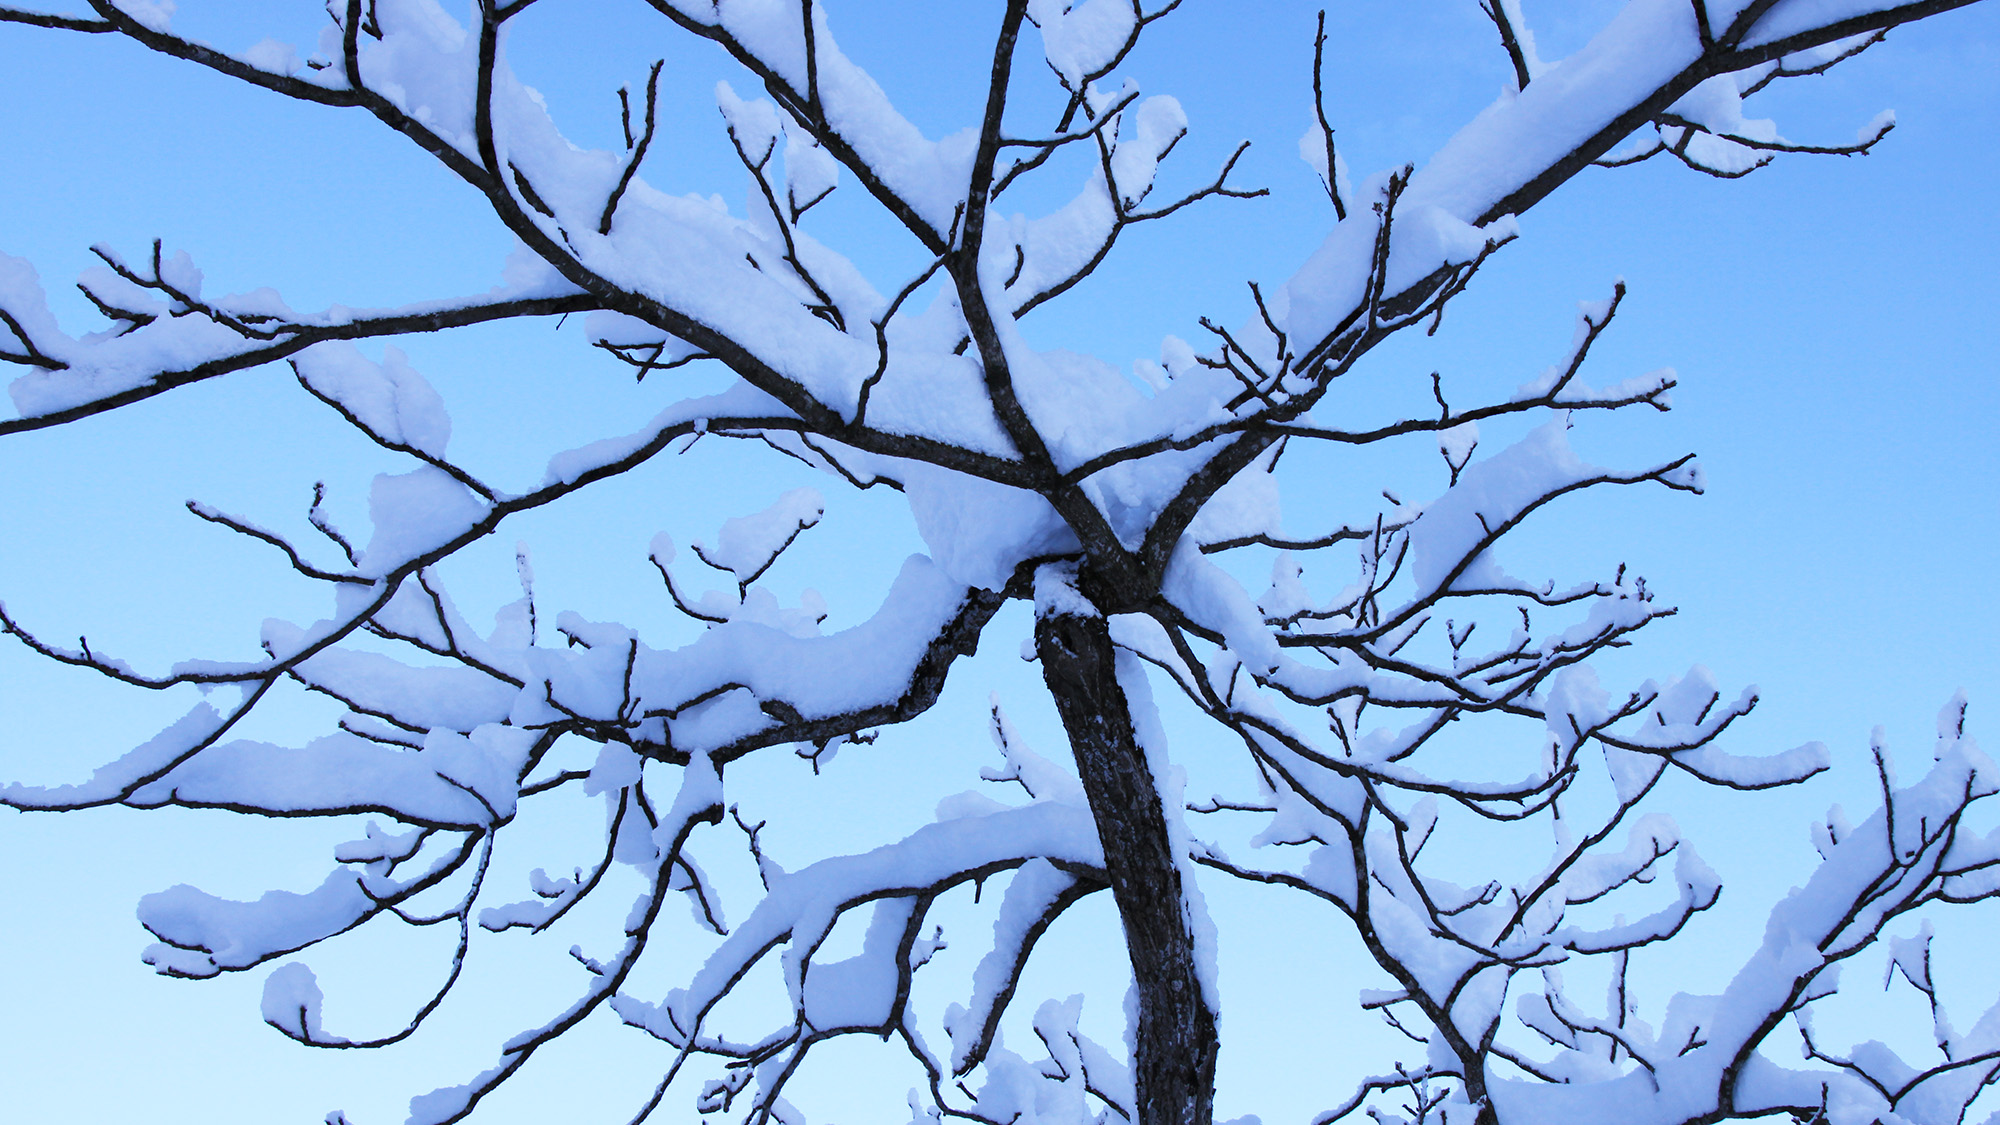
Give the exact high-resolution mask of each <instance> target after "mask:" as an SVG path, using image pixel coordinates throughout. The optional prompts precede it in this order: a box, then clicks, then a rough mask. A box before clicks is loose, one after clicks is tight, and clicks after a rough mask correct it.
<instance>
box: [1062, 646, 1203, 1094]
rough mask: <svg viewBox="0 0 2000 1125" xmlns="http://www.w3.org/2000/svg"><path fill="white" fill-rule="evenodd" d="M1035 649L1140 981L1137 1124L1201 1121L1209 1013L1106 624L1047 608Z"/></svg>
mask: <svg viewBox="0 0 2000 1125" xmlns="http://www.w3.org/2000/svg"><path fill="white" fill-rule="evenodd" d="M1035 648H1036V651H1037V652H1038V653H1039V654H1040V657H1041V664H1042V676H1043V678H1044V679H1045V680H1046V681H1047V683H1048V685H1049V692H1050V694H1051V695H1053V696H1054V697H1055V703H1056V710H1057V711H1058V712H1059V713H1060V714H1061V715H1062V721H1063V726H1064V728H1065V729H1066V730H1067V731H1068V733H1069V741H1070V748H1071V750H1072V751H1073V752H1074V753H1075V755H1076V766H1077V773H1078V775H1079V776H1080V777H1081V779H1082V781H1083V789H1084V793H1085V794H1086V795H1087V796H1088V797H1089V798H1090V811H1091V814H1092V816H1093V817H1095V819H1096V821H1097V835H1098V838H1099V839H1100V840H1101V841H1102V842H1103V844H1104V867H1105V870H1106V871H1107V872H1108V873H1109V875H1110V878H1111V893H1112V896H1113V897H1114V898H1115V899H1116V900H1117V903H1118V916H1119V918H1120V919H1121V920H1123V922H1124V924H1125V944H1126V949H1127V951H1128V953H1129V955H1130V957H1131V959H1132V976H1133V978H1134V980H1135V981H1136V983H1137V985H1138V992H1139V1020H1138V1022H1139V1026H1138V1029H1137V1036H1136V1039H1137V1044H1136V1045H1137V1050H1136V1052H1135V1054H1136V1057H1135V1058H1134V1059H1133V1060H1132V1070H1133V1075H1132V1076H1133V1084H1134V1086H1135V1088H1136V1091H1137V1102H1138V1104H1137V1106H1136V1107H1134V1118H1135V1121H1136V1125H1211V1122H1212V1121H1213V1119H1214V1109H1215V1106H1214V1102H1215V1052H1216V1038H1215V1013H1214V1012H1212V1011H1210V1010H1209V1006H1208V1002H1207V1000H1206V999H1205V998H1204V997H1203V995H1202V991H1201V981H1200V979H1199V978H1198V977H1197V975H1196V972H1195V947H1194V934H1193V932H1192V930H1191V929H1190V928H1189V924H1188V911H1187V907H1186V900H1185V898H1184V897H1183V893H1182V888H1181V870H1180V866H1179V864H1178V863H1177V862H1176V860H1177V858H1178V857H1176V856H1175V855H1174V849H1173V844H1172V842H1171V838H1170V837H1169V836H1168V834H1167V821H1166V812H1165V809H1164V808H1163V807H1162V806H1161V801H1160V789H1159V785H1158V784H1157V780H1156V779H1155V778H1154V777H1153V771H1152V768H1151V767H1150V766H1149V765H1148V764H1147V762H1146V753H1145V750H1144V749H1143V748H1142V747H1141V746H1140V745H1139V742H1138V738H1137V736H1136V734H1135V733H1134V731H1133V727H1132V712H1131V707H1130V703H1129V701H1128V700H1127V699H1126V697H1125V692H1124V689H1123V688H1121V687H1120V686H1119V684H1118V675H1117V653H1116V651H1115V650H1114V649H1113V648H1112V644H1111V631H1110V628H1109V627H1108V625H1107V624H1106V622H1105V619H1104V618H1103V617H1102V616H1100V615H1096V614H1091V615H1087V616H1086V615H1082V614H1078V613H1075V612H1067V611H1064V610H1062V609H1051V610H1049V611H1048V612H1046V613H1045V614H1044V615H1043V616H1039V617H1038V618H1037V619H1036V621H1035Z"/></svg>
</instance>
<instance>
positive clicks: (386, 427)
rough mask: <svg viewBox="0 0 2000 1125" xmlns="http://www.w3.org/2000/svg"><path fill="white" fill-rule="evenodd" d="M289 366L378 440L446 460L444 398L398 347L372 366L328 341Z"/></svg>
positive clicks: (357, 354)
mask: <svg viewBox="0 0 2000 1125" xmlns="http://www.w3.org/2000/svg"><path fill="white" fill-rule="evenodd" d="M293 364H294V369H295V370H296V371H297V372H298V376H299V379H300V381H302V382H304V383H305V384H306V385H307V386H308V387H311V388H312V390H313V391H314V393H316V394H318V395H320V396H321V397H323V398H326V399H330V400H331V401H333V402H335V403H337V404H339V406H340V408H341V409H342V410H343V411H345V412H346V413H347V414H350V415H352V416H353V417H354V418H355V419H356V420H357V421H359V422H360V423H361V425H362V426H364V427H366V429H367V430H368V431H369V432H370V433H372V434H373V435H374V436H375V437H376V439H377V440H379V441H382V442H384V443H387V444H390V445H404V446H408V447H410V448H411V449H414V450H416V451H418V452H419V453H426V454H429V455H430V456H432V457H443V456H444V450H445V445H446V443H448V442H450V441H451V416H450V415H449V414H447V413H445V408H444V398H443V397H442V396H440V395H439V394H438V393H437V391H435V390H433V389H431V385H430V384H429V383H428V382H426V381H425V380H424V377H423V376H422V375H419V374H418V373H417V371H416V369H415V368H412V367H411V366H410V360H409V357H408V356H407V355H405V354H404V353H403V351H402V349H401V348H397V347H394V346H390V347H388V348H385V349H384V350H383V355H382V362H380V363H376V362H373V361H371V360H369V359H368V358H367V357H365V356H363V355H362V354H361V349H359V348H357V347H355V346H354V345H353V344H351V343H348V342H347V341H344V340H342V341H329V342H327V343H323V344H314V345H313V346H312V347H310V348H307V349H306V350H305V351H303V352H300V353H299V355H298V358H297V359H295V360H294V361H293Z"/></svg>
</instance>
